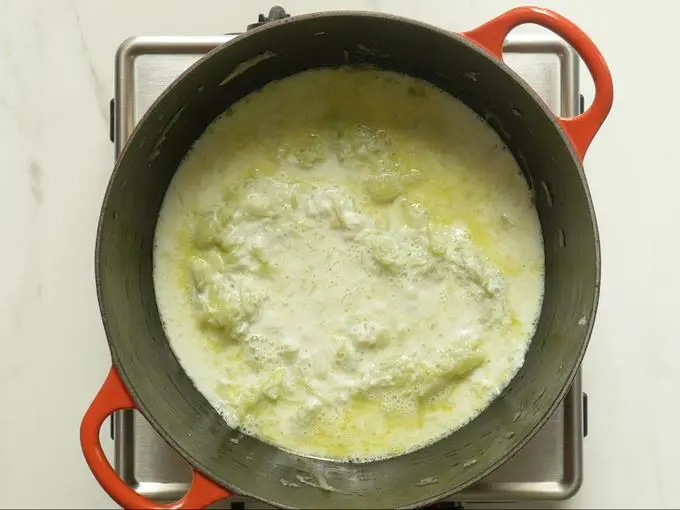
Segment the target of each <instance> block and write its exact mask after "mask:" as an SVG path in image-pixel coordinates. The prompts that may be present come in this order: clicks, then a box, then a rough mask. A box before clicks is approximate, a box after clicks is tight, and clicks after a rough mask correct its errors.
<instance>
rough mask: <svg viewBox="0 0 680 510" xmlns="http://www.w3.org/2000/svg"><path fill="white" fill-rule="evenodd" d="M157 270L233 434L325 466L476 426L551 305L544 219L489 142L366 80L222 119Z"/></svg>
mask: <svg viewBox="0 0 680 510" xmlns="http://www.w3.org/2000/svg"><path fill="white" fill-rule="evenodd" d="M154 256H155V260H154V276H155V286H156V296H157V300H158V305H159V309H160V313H161V318H162V320H163V322H164V325H165V329H166V333H167V336H168V339H169V341H170V344H171V346H172V348H173V350H174V352H175V353H176V354H177V357H178V358H179V360H180V363H181V364H182V366H183V367H184V369H185V370H186V372H187V373H188V374H189V376H190V377H191V378H192V380H193V381H194V383H195V384H196V386H197V388H198V389H199V390H200V391H201V392H202V393H203V394H204V395H205V396H206V398H207V399H208V400H209V401H210V402H211V403H212V404H213V405H214V406H215V408H217V409H218V410H219V411H220V412H221V413H222V415H223V416H224V418H225V420H226V421H227V422H228V423H229V424H230V425H231V426H233V427H239V428H241V429H242V430H243V431H244V432H246V433H248V434H252V435H254V436H257V437H259V438H261V439H263V440H265V441H268V442H270V443H273V444H276V445H278V446H281V447H283V448H286V449H289V450H292V451H295V452H299V453H303V454H309V455H315V456H321V457H328V458H335V459H354V460H370V459H375V458H380V457H386V456H393V455H398V454H401V453H405V452H408V451H411V450H413V449H416V448H418V447H421V446H423V445H426V444H428V443H431V442H432V441H434V440H436V439H438V438H440V437H442V436H443V435H446V434H449V433H451V432H452V431H454V430H456V429H457V428H459V427H461V426H462V425H463V424H465V423H466V422H468V421H469V420H471V419H472V418H474V417H475V416H476V415H477V414H478V413H479V412H480V411H481V410H482V409H484V408H485V407H486V406H487V405H488V404H489V402H490V401H491V400H492V399H493V398H494V397H495V396H497V395H498V394H499V393H500V392H501V391H502V390H503V388H504V387H505V386H506V385H507V384H508V382H509V381H510V379H511V378H512V377H513V376H514V374H515V373H516V372H517V370H518V369H519V368H520V367H521V365H522V363H523V361H524V354H525V352H526V350H527V347H528V345H529V343H530V341H531V337H532V335H533V331H534V328H535V322H536V320H537V317H538V315H539V312H540V308H541V300H542V294H543V268H544V260H543V246H542V238H541V232H540V226H539V222H538V217H537V215H536V212H535V210H534V207H533V205H532V202H531V197H530V192H529V189H528V187H527V185H526V182H525V181H524V179H523V177H522V175H521V173H520V170H519V168H518V166H517V164H516V162H515V161H514V159H513V158H512V156H511V154H510V153H509V152H508V151H507V149H506V148H505V147H504V146H503V144H502V142H501V141H500V139H499V138H498V136H497V135H496V134H495V133H494V132H493V131H492V130H491V129H490V128H488V126H487V125H486V124H484V123H483V122H482V120H481V119H480V118H479V117H478V116H477V115H476V114H474V113H473V112H472V111H471V110H469V109H468V108H467V107H466V106H464V105H463V104H462V103H460V102H459V101H457V100H455V99H453V98H452V97H450V96H448V95H446V94H444V93H443V92H441V91H440V90H438V89H436V88H434V87H432V86H430V85H429V84H426V83H424V82H420V81H417V80H415V79H412V78H409V77H405V76H400V75H397V74H394V73H389V72H383V71H377V70H362V71H357V70H353V71H350V70H330V69H326V70H316V71H311V72H306V73H302V74H299V75H296V76H294V77H291V78H288V79H285V80H283V81H280V82H277V83H273V84H270V85H268V86H267V87H265V88H264V89H263V90H262V91H260V92H257V93H254V94H251V95H250V96H248V97H247V98H245V99H244V100H243V101H241V102H240V103H239V104H237V105H235V106H234V107H233V108H232V109H230V111H229V112H228V114H227V115H225V116H222V117H221V118H219V119H217V120H216V121H215V122H214V123H213V124H212V125H211V126H210V127H209V128H208V130H207V131H206V133H205V134H204V135H203V136H202V137H201V139H200V140H199V141H198V142H197V143H196V144H195V146H194V148H193V149H192V151H191V152H190V153H189V154H188V155H187V157H186V159H185V161H184V162H183V163H182V164H181V166H180V168H179V170H178V171H177V174H176V175H175V177H174V179H173V181H172V183H171V185H170V188H169V190H168V192H167V195H166V198H165V201H164V203H163V207H162V210H161V214H160V218H159V222H158V227H157V231H156V249H155V254H154Z"/></svg>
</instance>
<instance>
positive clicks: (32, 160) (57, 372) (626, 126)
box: [0, 0, 680, 508]
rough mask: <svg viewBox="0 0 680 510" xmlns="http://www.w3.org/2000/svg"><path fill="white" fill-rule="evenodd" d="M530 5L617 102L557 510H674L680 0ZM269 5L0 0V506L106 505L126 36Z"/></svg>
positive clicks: (679, 331) (378, 0)
mask: <svg viewBox="0 0 680 510" xmlns="http://www.w3.org/2000/svg"><path fill="white" fill-rule="evenodd" d="M237 4H238V5H237ZM515 5H518V2H514V1H510V0H497V1H493V2H491V1H488V2H478V1H473V0H438V1H422V0H421V1H410V0H344V1H341V0H327V1H321V0H317V1H311V0H309V1H307V0H288V1H286V2H285V3H284V6H285V7H286V8H287V9H288V10H289V11H290V12H293V13H301V12H309V11H315V10H323V9H357V8H358V9H368V10H379V11H385V12H393V13H397V14H401V15H406V16H409V17H413V18H417V19H421V20H424V21H427V22H431V23H434V24H437V25H440V26H442V27H445V28H447V29H451V30H463V29H467V28H470V27H474V26H476V25H477V24H479V23H481V22H483V21H485V20H486V19H488V18H490V17H492V16H493V15H495V14H498V13H500V12H501V11H503V10H505V9H507V8H509V7H512V6H515ZM542 5H544V6H545V7H550V8H553V9H555V10H557V11H559V12H561V13H562V14H564V15H566V16H568V17H570V18H571V19H572V20H574V21H575V22H576V23H577V24H579V25H580V26H581V27H582V28H583V29H584V30H585V31H586V32H587V33H588V34H589V35H590V36H591V37H592V38H593V39H594V40H595V41H596V42H597V44H598V45H599V47H600V49H601V51H602V52H603V54H604V55H605V57H606V58H607V60H608V62H609V64H610V67H611V69H612V72H613V74H614V83H615V96H616V97H615V104H614V108H613V110H612V113H611V115H610V117H609V119H608V121H607V122H606V124H605V126H604V127H603V129H602V130H601V132H600V133H599V134H598V136H597V138H596V140H595V142H594V143H593V145H592V147H591V149H590V151H589V153H588V156H587V158H586V162H585V164H586V171H587V174H588V179H589V183H590V186H591V190H592V194H593V199H594V202H595V207H596V210H597V214H598V220H599V225H600V229H601V236H602V265H603V272H602V294H601V300H600V306H599V313H598V318H597V322H596V326H595V331H594V333H593V337H592V341H591V344H590V347H589V350H588V353H587V355H586V360H585V362H584V388H585V390H586V391H587V392H588V394H589V400H590V416H589V418H590V430H589V435H588V437H587V438H586V439H585V446H584V448H585V453H584V455H585V460H584V462H585V464H584V469H585V480H584V483H583V487H582V489H581V491H580V492H579V493H578V494H577V495H576V496H575V497H574V498H572V499H571V500H568V501H566V502H563V503H561V506H564V507H573V508H605V507H607V508H610V507H619V508H630V507H656V508H663V507H665V508H671V507H676V508H677V507H678V505H680V493H679V492H678V489H677V483H678V481H680V465H679V464H678V457H680V441H679V440H678V433H679V432H680V427H679V426H678V423H679V422H680V407H679V406H678V405H677V402H678V394H679V393H680V365H679V363H680V320H679V319H678V317H679V316H680V314H679V312H678V306H679V305H680V299H679V298H678V289H680V263H679V262H678V257H679V255H678V254H679V253H680V241H679V239H680V238H679V237H678V227H677V222H678V220H679V219H680V199H678V190H680V150H678V142H677V132H678V127H677V124H676V119H677V118H678V115H680V103H676V102H675V101H674V99H675V96H674V94H675V91H676V90H677V83H678V79H679V78H680V71H678V67H677V66H676V65H675V61H674V57H675V53H674V48H675V46H676V44H677V41H676V33H677V27H676V20H677V15H678V9H680V7H678V5H677V4H676V3H674V2H671V1H666V2H662V1H659V0H648V1H647V2H645V3H644V5H643V6H642V5H640V4H635V5H634V4H630V6H629V7H621V6H619V7H617V8H616V12H613V11H612V8H611V7H609V6H611V5H612V4H611V3H609V2H607V3H605V2H593V1H592V0H591V1H585V0H571V1H567V0H562V1H559V0H545V1H544V2H542ZM270 6H271V5H270V3H269V2H264V1H262V0H258V1H257V2H249V3H237V2H225V1H224V0H193V1H192V2H161V1H159V0H147V1H145V2H138V1H132V0H116V1H114V0H79V1H66V0H31V1H29V0H0V13H1V14H0V218H1V220H0V243H2V248H3V249H2V250H0V268H1V269H0V341H1V342H2V344H1V345H2V349H1V350H0V408H1V409H2V412H1V413H0V487H2V491H0V506H2V507H33V508H35V507H62V508H63V507H71V508H76V507H78V508H80V507H82V508H85V507H88V508H110V507H111V506H112V505H113V503H112V501H111V500H110V499H109V498H108V496H106V494H105V493H104V492H103V491H102V489H101V488H100V487H99V485H98V484H97V483H96V482H95V480H94V478H93V477H92V474H91V473H90V471H89V469H88V468H87V466H86V464H85V462H84V460H83V457H82V454H81V451H80V446H79V442H78V429H79V424H80V420H81V418H82V415H83V413H84V411H85V409H86V407H87V406H88V404H89V403H90V401H91V399H92V397H93V396H94V394H95V392H96V391H97V389H98V388H99V386H100V384H101V383H102V381H103V379H104V377H105V374H106V372H107V369H108V367H109V365H110V358H109V353H108V349H107V344H106V340H105V337H104V332H103V328H102V324H101V321H100V316H99V310H98V306H97V302H96V296H95V287H94V269H93V252H94V241H95V228H96V223H97V217H98V213H99V207H100V204H101V200H102V196H103V193H104V189H105V186H106V183H107V180H108V178H109V175H110V172H111V169H112V161H113V147H112V144H111V143H110V141H109V138H108V130H109V124H108V104H109V99H110V98H111V97H112V95H113V57H114V52H115V50H116V48H117V46H118V45H119V44H120V42H121V41H122V40H123V39H125V38H126V37H128V36H131V35H149V34H153V35H172V34H202V35H205V34H219V33H224V32H229V31H235V30H236V31H238V30H240V29H241V28H242V27H244V26H245V25H246V24H247V23H249V22H251V21H252V20H253V18H254V16H256V15H257V13H259V12H266V11H267V10H268V9H269V7H270ZM624 27H625V28H624ZM583 75H584V76H587V73H586V72H585V70H584V73H583ZM585 90H586V94H587V93H588V92H587V91H588V90H589V88H588V85H586V87H585ZM590 97H592V94H591V96H590Z"/></svg>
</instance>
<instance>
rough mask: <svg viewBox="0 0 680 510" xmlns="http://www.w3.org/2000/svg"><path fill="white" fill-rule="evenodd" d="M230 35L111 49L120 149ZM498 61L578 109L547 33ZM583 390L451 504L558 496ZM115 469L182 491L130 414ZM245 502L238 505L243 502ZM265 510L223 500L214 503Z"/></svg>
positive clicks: (564, 494) (577, 480) (153, 494)
mask: <svg viewBox="0 0 680 510" xmlns="http://www.w3.org/2000/svg"><path fill="white" fill-rule="evenodd" d="M233 37H235V35H223V36H207V37H193V36H191V37H135V38H132V39H128V40H127V41H125V42H124V43H123V44H122V45H121V46H120V48H119V50H118V52H117V54H116V73H115V74H116V84H115V99H114V100H113V101H112V103H111V113H112V129H111V135H112V136H111V137H112V140H113V141H114V142H115V146H116V153H119V152H120V150H121V149H122V147H123V145H124V144H125V141H126V140H127V138H128V136H129V135H130V133H131V132H132V130H133V128H134V125H135V124H136V123H137V122H138V121H139V119H140V118H141V116H142V115H143V114H144V112H145V111H146V110H147V108H148V107H149V106H150V105H151V104H152V103H153V101H154V100H155V99H156V98H157V97H158V95H159V94H160V93H161V92H162V91H163V90H164V89H165V88H166V87H167V86H168V85H169V84H170V83H171V82H172V81H173V80H174V79H175V78H176V77H177V76H178V75H179V74H180V73H181V72H182V71H184V70H185V69H186V68H187V67H188V66H189V65H191V64H192V63H193V62H195V61H196V60H197V59H199V58H201V56H202V55H204V54H205V53H207V52H208V51H210V50H212V49H213V48H215V47H216V46H217V45H219V44H222V43H224V42H226V41H228V40H229V39H231V38H233ZM505 51H506V55H505V59H506V62H507V63H508V65H510V66H511V67H512V68H513V69H514V70H515V71H516V72H517V73H518V74H520V75H521V76H522V77H523V78H524V79H525V80H526V81H527V83H529V84H530V85H531V86H532V87H533V88H534V89H535V90H536V92H537V93H538V94H539V95H540V96H541V97H543V99H544V100H545V101H546V103H547V104H548V105H549V106H550V107H551V108H552V109H553V111H555V112H556V113H559V114H561V115H565V116H570V115H574V114H576V113H578V110H579V107H580V101H579V98H580V95H579V79H578V68H579V67H578V63H579V61H578V56H577V54H576V53H575V52H574V51H573V50H572V49H571V48H570V47H569V46H567V45H566V44H565V43H564V42H563V41H562V40H561V39H558V38H555V37H554V36H548V35H545V36H542V35H541V36H526V35H523V36H515V37H512V38H510V39H508V41H506V47H505ZM585 402H586V400H585V395H584V394H582V391H581V376H580V374H579V375H578V376H577V378H576V379H575V381H574V384H573V387H572V388H571V391H570V392H569V393H568V395H567V397H566V398H565V400H564V402H563V405H562V406H560V407H559V408H558V410H557V411H556V413H555V415H554V416H553V417H552V419H551V420H550V421H549V422H548V423H547V424H546V425H545V426H544V427H543V429H542V430H541V431H540V432H539V433H538V434H537V435H536V436H535V437H534V438H533V439H532V441H531V442H530V443H529V444H527V446H525V447H524V448H523V449H522V450H521V451H520V452H519V453H518V454H517V455H516V456H515V457H514V458H512V459H511V460H510V461H508V462H507V463H506V464H505V465H503V466H502V467H501V468H499V469H498V470H497V471H495V472H494V473H492V474H491V475H490V476H488V477H487V478H486V479H484V480H483V481H481V482H479V483H477V484H475V485H474V486H472V487H470V488H468V489H466V490H465V491H463V492H461V493H459V494H457V495H456V496H455V500H456V501H457V502H481V501H484V502H500V501H526V500H555V499H565V498H568V497H570V496H571V495H573V494H574V493H575V492H576V491H578V489H579V487H580V485H581V479H582V446H583V445H582V442H583V437H584V435H585V432H586V424H585V422H584V420H583V418H584V415H585V414H586V413H585V412H584V403H585ZM111 433H112V439H113V440H114V442H115V448H114V451H115V466H116V470H117V471H118V473H119V474H120V476H121V477H122V478H123V479H124V480H125V481H126V482H127V483H128V484H130V485H131V486H132V487H134V488H135V489H136V490H137V491H138V492H140V493H142V494H143V495H145V496H147V497H149V498H151V499H155V500H158V501H168V500H174V499H177V498H179V497H181V495H182V494H183V493H184V492H185V491H186V490H187V488H188V482H189V480H190V476H191V472H190V469H189V467H188V465H187V464H186V463H185V462H184V461H183V460H182V459H181V457H180V456H179V455H178V454H176V453H175V452H174V450H172V449H171V448H170V447H169V446H168V445H167V444H166V443H165V442H164V440H162V439H161V438H160V436H158V435H157V434H156V432H155V431H154V430H153V429H152V428H151V426H150V425H149V424H148V423H147V422H146V421H145V420H144V418H142V416H141V415H140V414H137V413H136V412H134V411H122V412H118V413H116V414H115V415H114V417H113V423H112V429H111ZM244 504H245V507H244V506H243V505H244ZM230 507H232V508H267V507H266V506H264V505H263V504H260V503H257V502H254V501H252V500H250V501H248V500H246V499H239V498H230V499H229V500H228V501H224V502H221V503H218V505H217V506H216V508H230Z"/></svg>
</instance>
